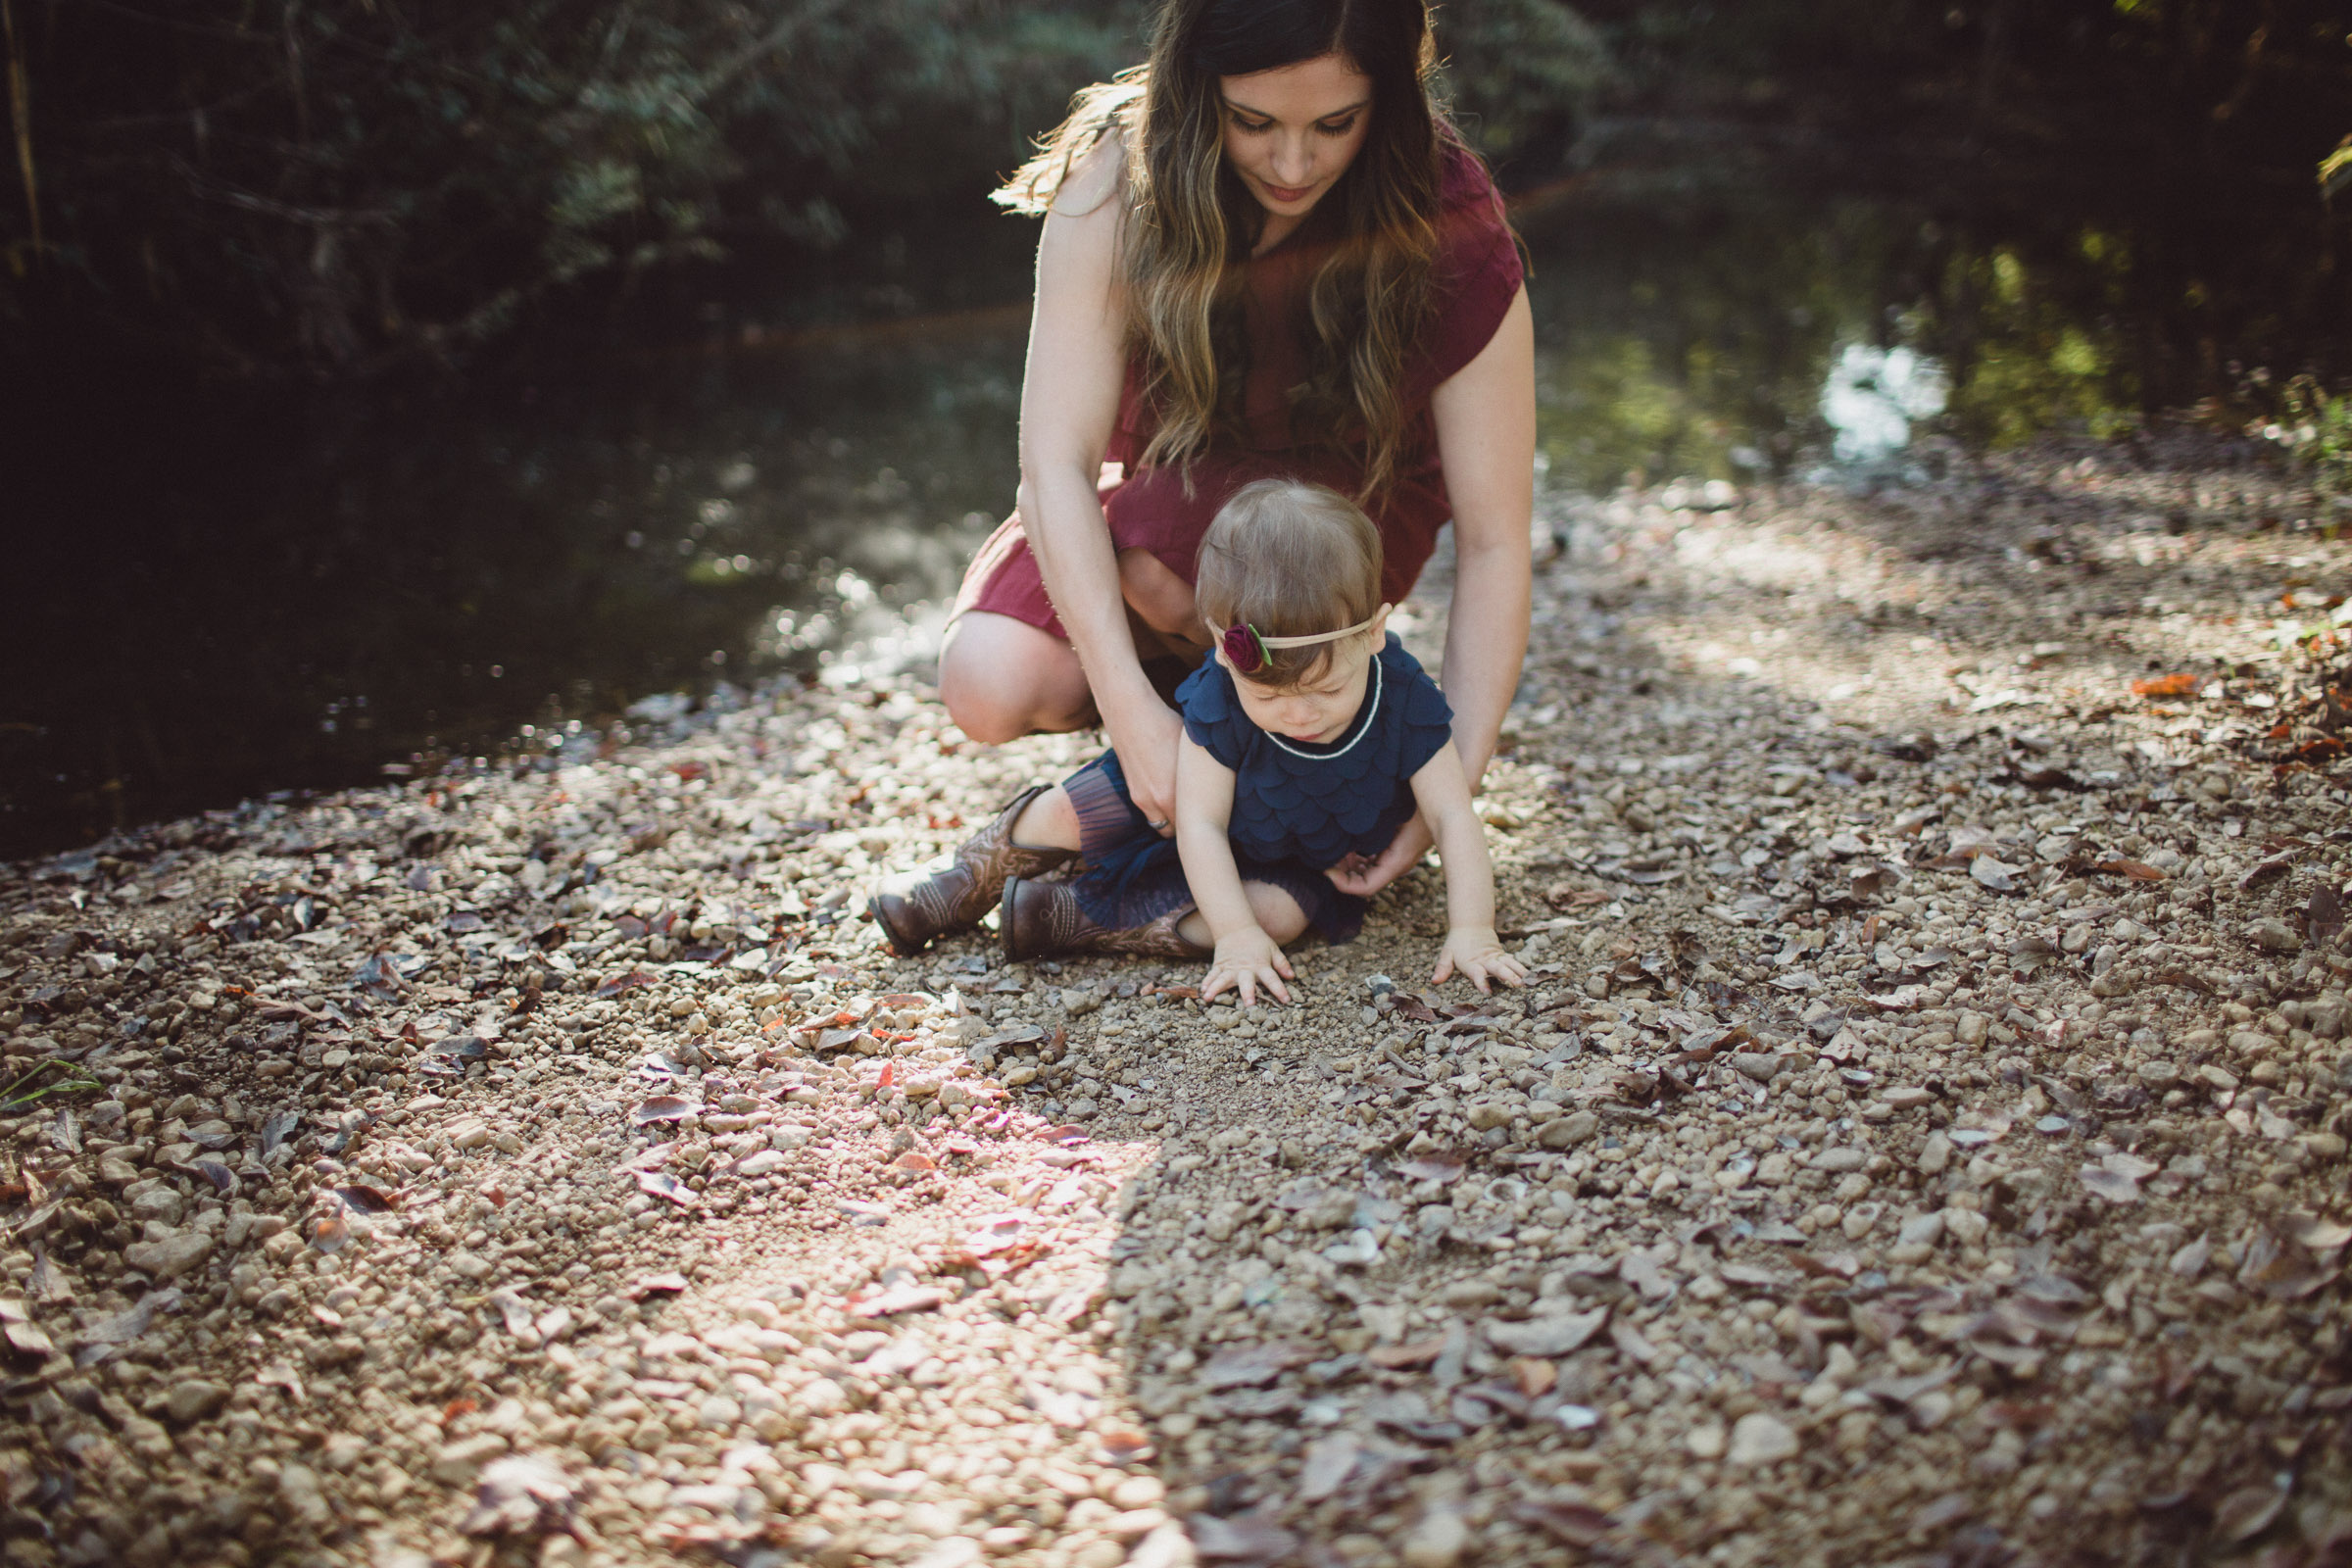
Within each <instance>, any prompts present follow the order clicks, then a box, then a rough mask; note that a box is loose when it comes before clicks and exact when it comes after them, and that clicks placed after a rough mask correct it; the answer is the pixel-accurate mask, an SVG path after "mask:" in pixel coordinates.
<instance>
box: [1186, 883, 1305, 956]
mask: <svg viewBox="0 0 2352 1568" xmlns="http://www.w3.org/2000/svg"><path fill="white" fill-rule="evenodd" d="M1242 891H1243V892H1244V893H1246V894H1248V895H1249V896H1250V913H1251V914H1254V915H1256V916H1257V924H1258V928H1259V929H1260V930H1262V931H1264V932H1265V934H1266V935H1268V936H1270V937H1272V938H1273V939H1274V940H1275V941H1276V942H1278V943H1280V942H1295V941H1297V940H1298V939H1299V936H1300V935H1301V934H1302V933H1303V932H1304V931H1305V930H1306V911H1305V910H1304V909H1301V908H1300V907H1299V901H1298V900H1297V899H1294V898H1292V897H1291V896H1290V894H1289V893H1287V892H1285V891H1284V890H1283V889H1281V888H1278V887H1276V886H1275V885H1274V884H1273V883H1271V882H1244V883H1243V884H1242ZM1176 931H1177V934H1178V935H1179V936H1181V937H1183V938H1184V940H1185V941H1187V942H1191V943H1194V944H1196V945H1198V946H1200V947H1203V948H1212V947H1215V946H1216V941H1217V939H1216V938H1215V937H1213V936H1211V935H1209V930H1208V922H1207V921H1206V920H1203V919H1201V911H1200V910H1199V909H1195V910H1194V911H1193V912H1192V913H1190V914H1188V915H1186V916H1185V917H1184V918H1183V920H1181V921H1180V922H1178V924H1177V926H1176Z"/></svg>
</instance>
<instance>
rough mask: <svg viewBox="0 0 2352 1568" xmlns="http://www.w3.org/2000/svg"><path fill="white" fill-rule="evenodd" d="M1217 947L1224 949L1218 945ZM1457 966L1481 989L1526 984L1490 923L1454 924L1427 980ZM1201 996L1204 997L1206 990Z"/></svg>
mask: <svg viewBox="0 0 2352 1568" xmlns="http://www.w3.org/2000/svg"><path fill="white" fill-rule="evenodd" d="M1218 951H1219V952H1220V953H1222V952H1223V951H1224V950H1223V949H1222V948H1221V947H1220V948H1219V950H1218ZM1457 969H1458V970H1460V971H1461V974H1462V978H1463V979H1465V980H1468V981H1469V982H1470V983H1471V984H1473V985H1475V986H1477V987H1478V989H1479V990H1481V991H1485V990H1486V989H1487V982H1488V981H1490V980H1499V981H1501V982H1502V983H1503V984H1505V985H1513V986H1523V985H1525V984H1527V965H1526V964H1524V963H1521V962H1520V961H1519V960H1518V959H1517V958H1515V957H1513V956H1511V955H1510V954H1508V953H1506V952H1504V951H1503V947H1502V939H1501V938H1500V937H1497V936H1496V935H1495V928H1494V927H1493V926H1491V925H1489V926H1480V925H1457V926H1455V927H1453V928H1452V929H1451V930H1449V931H1447V932H1446V941H1445V943H1444V945H1442V946H1441V947H1440V948H1439V949H1438V967H1437V972H1436V973H1434V974H1432V975H1431V976H1430V977H1429V978H1430V983H1431V984H1433V985H1441V986H1442V985H1444V984H1445V983H1446V981H1447V980H1450V979H1452V978H1453V974H1454V971H1455V970H1457ZM1202 996H1203V997H1204V998H1205V996H1206V993H1205V992H1203V993H1202Z"/></svg>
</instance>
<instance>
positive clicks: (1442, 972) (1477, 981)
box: [1430, 926, 1527, 991]
mask: <svg viewBox="0 0 2352 1568" xmlns="http://www.w3.org/2000/svg"><path fill="white" fill-rule="evenodd" d="M1457 969H1458V970H1460V971H1461V973H1462V977H1463V978H1464V979H1466V980H1469V981H1470V982H1471V983H1472V984H1474V985H1476V986H1477V987H1478V989H1479V990H1481V991H1485V990H1486V989H1487V988H1488V987H1487V982H1488V981H1490V980H1500V981H1502V982H1503V983H1504V984H1505V985H1514V986H1523V985H1525V984H1527V965H1526V964H1524V963H1521V962H1520V961H1519V960H1518V959H1517V958H1514V957H1513V956H1511V955H1509V954H1508V953H1506V952H1504V951H1503V947H1502V940H1501V939H1500V938H1499V937H1497V936H1495V929H1494V927H1492V926H1456V927H1454V928H1453V929H1452V930H1450V931H1448V932H1446V941H1445V944H1444V945H1443V946H1442V947H1440V948H1439V949H1438V967H1437V972H1436V973H1435V974H1434V975H1432V976H1431V977H1430V978H1431V980H1432V982H1433V983H1435V984H1437V985H1444V984H1445V983H1446V981H1447V980H1449V979H1451V978H1452V977H1453V973H1454V971H1455V970H1457Z"/></svg>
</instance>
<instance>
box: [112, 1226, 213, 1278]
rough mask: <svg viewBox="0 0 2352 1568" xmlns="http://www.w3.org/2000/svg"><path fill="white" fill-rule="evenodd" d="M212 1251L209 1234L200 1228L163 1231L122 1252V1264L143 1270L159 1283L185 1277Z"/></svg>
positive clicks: (191, 1227)
mask: <svg viewBox="0 0 2352 1568" xmlns="http://www.w3.org/2000/svg"><path fill="white" fill-rule="evenodd" d="M212 1250H213V1233H212V1232H211V1231H208V1230H206V1229H204V1228H203V1227H202V1226H200V1225H191V1226H189V1227H188V1228H187V1229H186V1230H183V1231H173V1230H165V1231H164V1232H163V1233H162V1234H161V1235H151V1236H150V1239H149V1240H147V1241H144V1242H133V1243H131V1244H130V1245H129V1246H128V1247H125V1248H124V1249H123V1262H125V1263H128V1264H129V1265H130V1266H131V1267H132V1268H143V1269H145V1270H146V1271H147V1272H148V1273H150V1274H152V1275H154V1276H155V1277H156V1278H157V1279H159V1280H168V1279H172V1278H174V1277H176V1276H178V1275H181V1274H185V1273H186V1272H187V1271H188V1270H189V1269H192V1268H194V1267H195V1266H196V1265H197V1264H199V1263H201V1262H203V1261H204V1260H205V1258H206V1257H207V1256H208V1255H210V1254H211V1252H212Z"/></svg>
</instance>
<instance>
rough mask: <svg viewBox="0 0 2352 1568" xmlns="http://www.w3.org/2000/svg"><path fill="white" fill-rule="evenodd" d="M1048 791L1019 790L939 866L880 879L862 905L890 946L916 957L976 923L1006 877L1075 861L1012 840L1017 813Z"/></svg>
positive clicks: (993, 903)
mask: <svg viewBox="0 0 2352 1568" xmlns="http://www.w3.org/2000/svg"><path fill="white" fill-rule="evenodd" d="M1053 787H1054V786H1052V785H1051V784H1040V785H1037V786H1035V787H1034V788H1031V789H1026V790H1023V791H1022V792H1021V793H1020V794H1019V795H1017V796H1015V797H1014V798H1013V802H1012V804H1011V805H1010V806H1007V807H1005V809H1003V810H1002V811H999V812H998V813H997V814H996V817H995V819H994V820H992V821H991V822H990V823H989V824H988V826H986V827H984V828H982V829H981V830H980V831H979V832H977V833H975V834H973V835H972V836H971V837H970V838H968V839H966V840H964V841H963V846H962V847H961V848H960V849H958V850H956V853H955V855H954V856H953V857H952V858H950V859H949V861H948V863H947V865H946V866H945V867H944V868H940V869H936V870H930V871H922V870H916V871H901V872H899V873H897V874H896V875H893V876H888V877H885V878H883V879H882V881H881V882H880V883H879V884H878V885H877V886H876V887H875V889H874V895H873V897H872V898H871V899H869V900H867V901H866V906H865V907H866V911H867V912H868V913H870V914H871V915H872V916H873V917H874V923H875V924H876V925H878V926H880V927H881V928H882V934H883V935H884V936H886V937H888V938H889V939H890V945H891V946H892V947H894V948H896V949H897V950H898V951H899V952H900V953H902V954H915V953H920V952H922V951H923V949H925V948H927V947H929V946H930V945H931V941H932V939H933V938H934V937H937V936H940V935H942V934H943V933H945V932H949V931H960V930H963V929H964V928H965V927H967V926H974V925H978V924H979V923H980V917H981V916H982V915H984V914H986V913H988V911H989V910H990V909H991V908H994V907H996V903H997V900H998V898H999V896H1000V895H1002V894H1003V893H1004V891H1005V879H1006V878H1008V877H1013V876H1035V875H1037V874H1038V873H1039V872H1041V871H1051V870H1052V869H1054V867H1055V866H1057V865H1060V864H1062V863H1064V862H1065V861H1068V860H1070V859H1072V858H1075V857H1076V856H1077V853H1078V852H1077V851H1075V850H1053V849H1032V848H1030V847H1029V846H1027V845H1025V844H1015V843H1013V842H1012V826H1013V824H1014V823H1015V822H1018V821H1019V820H1020V819H1021V812H1022V811H1024V810H1026V809H1028V806H1029V803H1030V802H1031V801H1034V800H1036V799H1037V798H1038V797H1039V796H1040V795H1043V794H1044V793H1045V792H1046V791H1048V790H1050V789H1052V788H1053Z"/></svg>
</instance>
